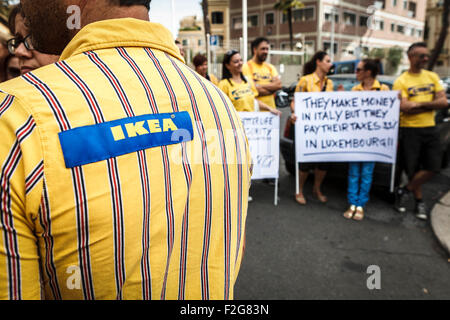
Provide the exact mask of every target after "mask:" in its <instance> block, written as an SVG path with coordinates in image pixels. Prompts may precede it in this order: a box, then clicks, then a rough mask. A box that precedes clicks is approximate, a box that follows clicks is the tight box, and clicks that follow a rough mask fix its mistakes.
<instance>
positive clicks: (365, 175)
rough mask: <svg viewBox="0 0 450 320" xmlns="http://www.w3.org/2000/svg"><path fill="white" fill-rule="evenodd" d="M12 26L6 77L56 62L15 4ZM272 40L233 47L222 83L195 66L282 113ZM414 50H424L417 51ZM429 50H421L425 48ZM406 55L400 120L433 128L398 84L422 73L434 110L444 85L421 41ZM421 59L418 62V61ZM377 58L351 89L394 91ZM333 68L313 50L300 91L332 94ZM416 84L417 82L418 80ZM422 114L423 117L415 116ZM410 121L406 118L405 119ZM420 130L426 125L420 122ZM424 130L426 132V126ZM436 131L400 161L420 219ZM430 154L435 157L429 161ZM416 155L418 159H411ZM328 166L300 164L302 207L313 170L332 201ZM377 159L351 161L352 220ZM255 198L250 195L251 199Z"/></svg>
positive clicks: (197, 63) (5, 41) (3, 57)
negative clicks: (243, 49)
mask: <svg viewBox="0 0 450 320" xmlns="http://www.w3.org/2000/svg"><path fill="white" fill-rule="evenodd" d="M9 30H10V31H11V34H12V35H13V37H11V36H10V35H9V34H0V36H1V37H2V39H1V44H2V49H3V51H1V52H0V63H2V61H3V63H2V64H3V65H4V68H3V74H1V76H2V79H3V80H9V79H12V78H14V77H17V76H19V75H20V74H24V73H27V72H29V71H32V70H34V69H36V68H39V67H41V66H45V65H47V64H51V63H54V62H56V61H58V59H59V56H57V55H48V54H43V53H40V52H39V51H37V50H34V49H33V46H32V43H31V41H30V38H29V31H28V30H27V27H26V26H25V24H24V16H23V13H22V11H21V6H20V5H18V6H15V7H14V8H13V10H12V11H11V13H10V16H9ZM175 44H176V45H177V47H178V48H179V50H180V54H181V55H182V56H183V58H186V56H185V49H184V47H183V45H182V44H181V42H180V41H179V40H175ZM269 48H270V43H269V40H268V39H267V38H264V37H259V38H257V39H255V40H254V41H253V42H252V44H251V50H252V58H251V59H250V60H249V61H247V62H244V61H243V60H242V57H241V55H240V53H239V51H237V50H230V51H228V52H226V53H225V55H224V58H223V63H222V80H221V81H219V80H218V79H217V78H216V77H215V75H213V74H209V73H208V60H207V58H206V56H205V55H202V54H200V53H199V54H197V55H196V56H195V57H194V58H193V61H192V63H193V66H194V69H195V71H196V72H197V73H198V74H200V75H201V76H203V77H204V78H206V79H208V80H209V81H211V82H212V83H213V84H215V85H217V86H218V87H219V88H220V89H221V90H222V91H223V92H224V93H225V94H226V95H227V96H228V97H229V98H230V100H231V101H232V103H233V105H234V107H235V108H236V110H237V111H239V112H242V111H249V112H253V111H262V112H264V111H269V112H271V113H273V114H275V115H280V114H281V112H280V111H279V110H277V108H276V105H275V98H274V94H275V93H276V92H277V91H278V90H280V89H281V79H280V76H279V74H278V72H277V70H276V68H275V67H274V66H273V65H271V64H270V63H268V62H266V60H267V57H268V53H269ZM416 50H420V51H421V52H420V53H418V54H416V52H415V51H416ZM422 51H423V52H425V53H423V52H422ZM408 57H409V59H410V61H411V69H410V70H409V71H407V72H406V73H405V74H404V75H403V76H402V77H400V78H399V79H398V81H397V82H396V84H395V85H394V88H393V90H395V89H397V90H401V91H402V105H401V111H402V119H403V123H405V121H406V122H407V120H405V119H410V118H418V117H424V116H423V114H426V115H427V118H429V121H428V122H427V123H425V124H424V125H425V127H426V128H428V129H429V130H428V131H433V130H432V128H434V123H433V121H432V120H431V118H432V117H433V114H434V111H433V110H434V109H433V107H429V106H428V107H423V108H421V109H419V108H417V107H416V109H414V111H412V110H410V107H409V106H410V102H413V101H415V100H417V99H418V98H417V97H416V96H412V95H410V93H408V88H407V87H404V86H403V87H400V83H401V82H402V79H404V78H407V80H409V81H414V80H412V79H419V78H420V79H422V78H423V75H425V76H426V78H427V80H426V81H425V82H426V83H425V82H424V83H422V82H420V81H419V84H418V85H424V84H425V85H426V84H431V85H432V87H433V88H434V89H433V92H432V93H431V92H430V97H431V96H433V97H434V98H433V99H431V101H427V100H430V98H423V97H422V96H427V95H426V94H421V97H422V98H419V99H420V100H423V99H424V102H432V101H434V103H432V104H431V105H432V106H434V107H435V108H436V109H439V108H442V107H443V106H444V107H445V105H446V104H445V103H446V102H444V99H443V88H442V87H441V85H440V83H439V81H438V77H437V75H435V74H433V73H429V72H427V71H426V70H424V64H425V63H426V62H427V61H428V57H429V54H428V49H427V48H426V46H425V44H423V43H416V44H414V45H413V46H411V48H410V49H409V50H408ZM417 57H419V63H422V65H417V63H418V62H417ZM379 65H380V62H379V61H378V60H373V59H364V60H362V61H360V62H359V64H358V66H357V68H356V79H357V80H358V81H359V82H360V84H359V85H357V86H355V87H354V88H353V89H352V90H354V91H374V90H375V91H379V90H390V89H389V87H387V86H386V85H382V84H380V83H379V82H378V80H376V77H377V75H378V74H379V72H380V70H379ZM331 67H332V61H331V59H330V56H329V55H328V53H327V52H325V51H318V52H316V53H315V54H314V56H313V57H312V58H311V60H310V61H309V62H307V63H305V65H304V66H303V77H301V78H300V80H299V82H298V84H297V86H296V90H295V91H296V92H331V91H334V85H333V81H332V80H331V79H329V78H327V74H328V73H329V71H330V69H331ZM416 82H417V81H416ZM337 90H338V91H340V90H343V88H342V86H340V87H338V89H337ZM291 111H292V115H291V121H292V123H295V121H296V120H297V118H296V115H295V110H294V103H292V104H291ZM417 114H419V115H417ZM407 123H408V122H407ZM418 127H419V128H424V127H422V124H419V125H418ZM406 128H417V124H413V125H412V127H410V126H408V124H406V125H405V126H404V127H402V129H400V136H399V140H400V141H405V139H408V138H407V137H408V136H410V135H408V134H406V133H405V132H407V131H408V129H406ZM412 130H413V131H412V132H420V130H414V129H412ZM422 131H427V130H426V129H423V130H422ZM435 131H436V130H434V131H433V134H431V136H429V137H428V138H427V139H428V140H427V143H425V144H424V145H423V146H422V145H416V146H415V147H414V148H413V149H411V148H409V147H408V148H407V147H404V146H407V145H408V143H407V142H404V143H401V144H400V151H401V152H400V154H399V160H400V163H399V165H401V166H402V169H403V168H404V166H406V167H405V170H406V172H407V175H408V177H409V179H410V180H411V182H410V183H409V184H408V185H407V186H404V187H402V188H398V190H397V191H396V203H395V208H396V209H397V210H398V211H400V212H404V211H405V210H406V209H405V202H406V201H407V198H408V195H409V193H410V192H409V191H411V192H413V194H414V196H415V199H416V214H417V217H419V218H421V219H427V208H426V207H425V205H424V202H423V200H422V193H421V185H422V184H423V183H425V182H426V181H428V180H429V179H430V178H431V177H432V176H433V173H435V172H437V171H439V167H438V161H439V159H440V150H439V139H436V138H437V136H436V132H435ZM408 141H409V140H408ZM413 141H415V142H417V141H421V140H420V139H413ZM428 157H431V158H432V159H428ZM423 158H426V159H425V160H423V163H419V159H423ZM413 159H415V160H413ZM328 167H329V165H328V164H327V163H300V164H299V169H300V171H299V193H298V194H296V195H295V200H296V202H297V203H299V204H301V205H306V203H307V200H306V197H305V196H304V186H305V183H306V181H307V178H308V176H309V174H310V172H314V183H313V195H314V196H315V197H316V198H317V199H318V200H319V201H320V202H322V203H326V202H327V201H328V199H327V197H326V196H325V195H324V194H323V193H322V189H321V187H322V183H323V181H324V179H325V176H326V173H327V170H328ZM374 167H375V163H374V162H352V163H349V172H348V202H349V205H350V206H349V208H348V210H347V211H345V212H344V217H346V218H348V219H352V218H353V219H355V220H361V219H362V218H363V217H364V207H365V205H366V204H367V202H368V200H369V193H370V189H371V184H372V175H373V171H374ZM416 171H417V172H419V174H418V177H416V178H415V179H414V176H415V172H416ZM250 201H251V197H250Z"/></svg>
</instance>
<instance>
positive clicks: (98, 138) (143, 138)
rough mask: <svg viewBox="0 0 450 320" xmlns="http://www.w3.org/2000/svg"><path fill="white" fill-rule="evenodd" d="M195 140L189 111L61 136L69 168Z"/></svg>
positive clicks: (65, 159) (126, 120)
mask: <svg viewBox="0 0 450 320" xmlns="http://www.w3.org/2000/svg"><path fill="white" fill-rule="evenodd" d="M192 139H193V128H192V121H191V117H190V115H189V113H188V112H176V113H165V114H148V115H143V116H137V117H132V118H124V119H120V120H115V121H110V122H105V123H101V124H97V125H92V126H86V127H80V128H75V129H72V130H68V131H64V132H61V133H59V140H60V143H61V148H62V151H63V155H64V161H65V163H66V167H67V168H73V167H77V166H82V165H85V164H89V163H94V162H98V161H103V160H107V159H110V158H114V157H118V156H121V155H125V154H128V153H132V152H137V151H141V150H145V149H149V148H154V147H161V146H167V145H173V144H178V143H182V142H188V141H191V140H192Z"/></svg>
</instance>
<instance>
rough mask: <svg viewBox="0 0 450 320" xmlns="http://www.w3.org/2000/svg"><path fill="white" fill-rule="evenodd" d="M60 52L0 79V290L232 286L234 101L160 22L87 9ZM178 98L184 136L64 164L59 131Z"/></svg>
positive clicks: (242, 149) (241, 208) (112, 295)
mask: <svg viewBox="0 0 450 320" xmlns="http://www.w3.org/2000/svg"><path fill="white" fill-rule="evenodd" d="M61 60H62V61H60V62H58V63H57V64H52V65H48V66H45V67H43V68H40V69H37V70H34V71H32V72H29V73H28V74H27V75H24V76H23V77H18V78H15V79H13V80H10V81H8V82H4V83H2V84H1V85H0V132H1V135H2V139H1V142H0V166H2V169H1V170H0V180H1V181H2V183H3V184H2V187H1V188H0V195H1V196H0V198H1V199H3V200H2V201H1V209H0V211H1V213H0V217H1V219H0V220H1V222H0V300H5V299H24V300H29V299H41V298H42V299H66V300H77V299H86V300H88V299H98V300H116V299H124V300H138V299H166V300H178V299H181V300H183V299H185V300H200V299H211V300H227V299H233V294H234V284H235V282H236V278H237V275H238V271H239V268H240V265H241V260H242V256H243V246H244V232H245V223H246V215H247V203H248V201H247V196H248V186H249V184H250V179H251V171H250V170H251V169H250V167H251V156H250V152H249V148H248V144H247V140H246V136H245V131H244V128H243V126H242V123H241V121H240V119H239V115H238V114H237V112H236V111H235V110H234V108H233V106H232V104H231V103H230V102H229V101H228V100H226V101H224V99H222V94H221V93H220V92H219V90H217V88H216V87H214V86H213V85H212V84H211V83H210V82H209V81H207V80H206V79H204V78H203V77H201V76H199V75H198V74H197V73H195V72H194V71H193V70H192V69H190V68H189V67H188V66H186V65H185V64H184V63H183V62H182V58H181V56H180V55H179V51H178V48H177V47H176V46H175V44H174V41H173V39H172V36H171V34H170V32H169V30H167V29H165V28H164V27H163V26H162V25H160V24H156V23H150V22H146V21H142V20H138V19H131V18H125V19H111V20H106V21H98V22H94V23H91V24H89V25H87V26H86V27H84V28H83V29H81V30H80V31H79V32H78V33H77V35H76V36H75V37H74V38H73V39H72V41H71V42H70V43H69V45H68V46H67V47H66V49H65V50H64V52H63V54H62V56H61ZM179 111H185V112H187V113H188V114H189V117H190V119H191V120H190V122H191V123H192V126H193V129H194V135H193V140H192V141H190V142H186V143H182V144H181V143H178V144H173V145H165V146H162V147H153V148H148V149H145V150H140V151H137V152H130V153H126V154H123V155H121V156H118V157H113V156H111V158H109V159H107V160H102V161H98V162H92V163H88V164H85V165H81V166H79V167H74V168H67V167H66V165H65V162H64V157H63V151H62V147H61V144H60V140H59V133H60V132H63V131H68V130H73V129H75V128H80V127H85V126H96V127H97V126H99V125H103V126H106V127H107V126H108V125H109V123H110V122H113V121H116V120H119V119H128V118H130V122H131V124H132V123H134V122H135V120H133V118H134V117H135V116H136V117H137V116H143V115H152V114H155V115H157V114H160V115H161V114H165V113H174V112H179ZM174 115H175V114H174ZM142 122H144V121H142ZM145 125H146V126H147V124H145ZM128 129H129V130H128ZM163 130H164V129H163ZM143 131H144V133H143ZM218 131H221V132H223V133H224V134H226V132H233V133H234V134H235V137H236V138H231V139H226V140H225V141H224V143H223V144H222V145H221V146H220V147H217V145H220V143H219V138H217V139H202V135H205V133H209V132H216V133H217V132H218ZM145 132H146V130H145V129H144V127H142V126H141V127H139V126H138V125H136V126H134V125H132V126H131V127H127V132H126V134H128V137H127V138H126V139H124V140H122V141H121V142H120V143H123V145H125V146H130V145H131V144H132V143H133V140H134V139H135V138H138V137H137V135H142V134H144V136H147V137H150V136H149V135H147V133H148V132H147V133H145ZM112 134H114V133H113V132H112ZM132 134H133V135H132ZM79 138H80V143H79V144H82V141H89V140H91V137H89V136H87V135H83V134H80V135H79ZM92 139H94V138H92ZM100 141H102V140H100ZM105 145H106V143H99V144H98V148H99V149H100V148H103V147H104V146H105ZM93 148H94V147H93V145H92V144H91V145H89V147H86V154H89V153H90V152H92V151H93ZM216 148H218V149H219V150H220V148H222V152H215V153H214V154H210V152H208V150H216V151H217V149H216ZM124 149H125V148H124ZM66 150H67V149H66ZM105 150H107V149H106V147H105ZM128 151H129V150H128ZM128 151H127V150H125V151H124V152H128ZM225 156H226V157H227V159H225V158H224V157H225ZM212 157H214V158H212ZM229 159H232V160H234V161H228V160H229ZM92 161H95V160H92ZM224 190H225V192H224Z"/></svg>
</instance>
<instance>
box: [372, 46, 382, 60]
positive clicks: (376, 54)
mask: <svg viewBox="0 0 450 320" xmlns="http://www.w3.org/2000/svg"><path fill="white" fill-rule="evenodd" d="M385 57H386V51H385V50H384V49H382V48H373V49H372V50H370V52H369V58H371V59H380V60H382V59H384V58H385Z"/></svg>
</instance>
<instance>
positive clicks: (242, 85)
mask: <svg viewBox="0 0 450 320" xmlns="http://www.w3.org/2000/svg"><path fill="white" fill-rule="evenodd" d="M243 65H244V62H243V60H242V58H241V55H240V54H239V52H238V51H236V50H230V51H228V52H227V53H225V56H224V58H223V63H222V81H220V82H219V88H220V90H222V91H223V92H224V93H225V94H226V95H227V96H228V97H229V98H230V100H231V102H232V103H233V105H234V108H235V109H236V111H238V112H254V111H255V106H259V109H260V110H266V111H269V112H271V113H273V114H275V115H278V116H279V115H281V112H280V111H278V110H277V109H275V108H272V107H270V106H268V105H267V104H265V103H263V102H261V101H259V100H257V99H256V97H257V96H258V90H256V87H255V84H254V83H253V81H252V79H248V78H246V77H244V75H243V74H242V66H243ZM248 199H249V200H248V201H252V197H251V196H249V197H248Z"/></svg>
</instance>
